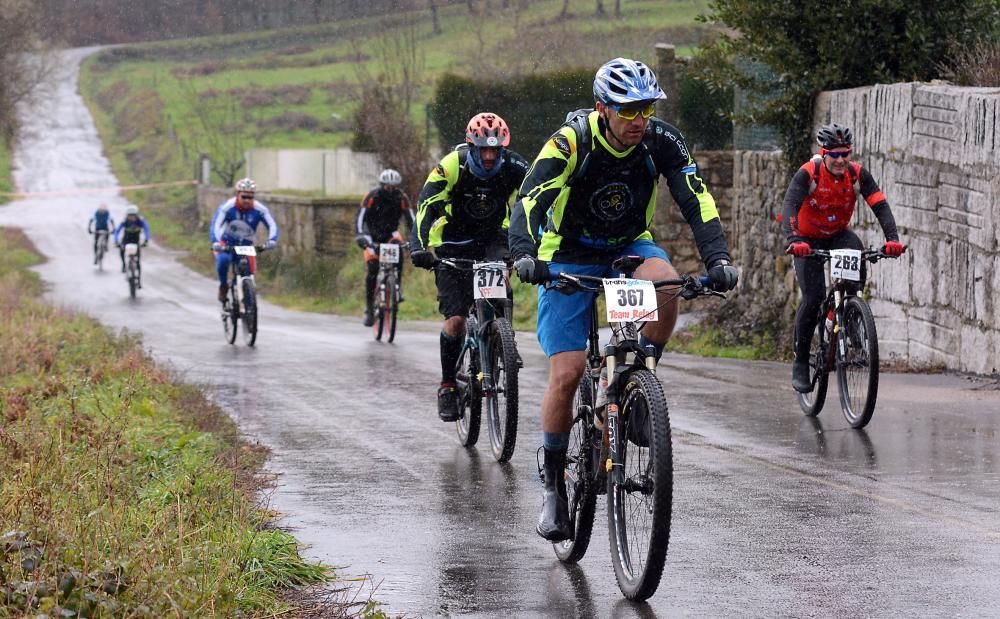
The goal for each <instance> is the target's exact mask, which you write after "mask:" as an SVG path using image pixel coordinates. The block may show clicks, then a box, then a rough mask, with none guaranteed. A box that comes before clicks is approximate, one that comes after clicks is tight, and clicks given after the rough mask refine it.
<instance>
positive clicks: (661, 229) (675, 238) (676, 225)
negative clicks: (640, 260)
mask: <svg viewBox="0 0 1000 619" xmlns="http://www.w3.org/2000/svg"><path fill="white" fill-rule="evenodd" d="M694 157H695V160H696V161H697V162H698V169H699V171H700V172H701V175H702V180H703V181H704V182H705V184H706V185H707V186H708V190H709V191H710V192H711V193H712V197H714V198H715V203H716V206H717V207H718V209H719V217H720V218H721V219H722V225H723V226H724V227H725V228H726V235H727V237H728V236H730V235H731V232H730V230H729V226H730V223H731V221H732V211H733V198H732V194H733V153H732V152H730V151H701V152H697V153H694ZM653 231H654V233H655V234H656V240H657V242H658V243H659V244H660V245H661V246H662V247H663V248H664V249H666V250H667V253H668V254H670V258H671V261H672V262H673V263H674V266H676V267H677V270H678V271H679V272H681V273H704V272H705V266H704V265H703V264H702V262H701V257H700V256H699V255H698V247H697V246H696V245H695V244H694V239H693V236H692V234H691V227H690V226H689V225H688V223H687V221H686V220H685V219H684V217H683V216H682V215H681V211H680V209H679V208H678V207H677V203H676V202H674V199H673V197H672V196H671V195H670V189H669V188H668V187H667V184H666V183H665V182H663V181H662V180H661V182H660V185H659V189H658V194H657V208H656V217H655V218H654V220H653ZM730 243H732V239H730Z"/></svg>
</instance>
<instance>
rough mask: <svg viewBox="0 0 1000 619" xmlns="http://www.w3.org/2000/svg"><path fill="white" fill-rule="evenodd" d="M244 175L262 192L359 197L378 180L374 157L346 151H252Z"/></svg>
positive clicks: (377, 162)
mask: <svg viewBox="0 0 1000 619" xmlns="http://www.w3.org/2000/svg"><path fill="white" fill-rule="evenodd" d="M246 159H247V175H248V176H250V177H251V178H253V179H254V180H255V181H257V186H258V187H260V188H261V189H263V190H270V191H274V190H281V189H284V190H294V191H322V192H323V194H324V195H327V196H352V197H353V196H358V197H360V196H363V195H364V194H365V193H367V192H368V190H369V189H371V188H372V187H374V186H375V184H376V182H377V181H378V173H379V171H381V169H382V168H381V166H380V165H379V161H378V157H376V156H375V155H374V154H372V153H355V152H353V151H351V150H350V149H347V148H337V149H333V150H322V149H292V148H283V149H273V148H255V149H253V150H249V151H247V153H246Z"/></svg>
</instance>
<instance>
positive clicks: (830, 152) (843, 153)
mask: <svg viewBox="0 0 1000 619" xmlns="http://www.w3.org/2000/svg"><path fill="white" fill-rule="evenodd" d="M851 152H852V151H849V150H845V151H836V150H826V151H823V155H829V156H830V157H831V158H833V159H840V158H841V157H843V158H844V159H846V158H848V157H850V156H851Z"/></svg>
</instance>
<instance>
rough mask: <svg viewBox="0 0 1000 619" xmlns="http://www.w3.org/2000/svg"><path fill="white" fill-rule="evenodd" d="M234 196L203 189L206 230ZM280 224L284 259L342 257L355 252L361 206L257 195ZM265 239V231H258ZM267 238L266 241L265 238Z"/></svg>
mask: <svg viewBox="0 0 1000 619" xmlns="http://www.w3.org/2000/svg"><path fill="white" fill-rule="evenodd" d="M232 195H233V192H232V190H230V189H222V188H218V187H211V186H208V185H200V186H199V187H198V211H199V213H200V217H201V219H202V223H203V224H204V225H205V226H208V225H209V222H210V221H211V218H212V215H214V214H215V209H216V208H217V207H218V206H219V204H221V203H222V202H224V201H225V200H227V199H229V198H230V197H231V196H232ZM257 199H258V200H260V201H261V202H263V203H264V204H266V205H267V207H268V209H269V210H270V211H271V214H272V215H273V216H274V220H275V221H276V222H277V224H278V230H279V231H280V235H279V240H280V243H279V246H278V249H279V251H280V252H281V253H282V255H292V254H305V255H313V254H320V255H328V256H341V255H343V254H344V253H345V252H347V251H351V250H353V249H354V248H355V245H354V229H355V219H354V218H355V216H356V215H357V213H358V203H357V202H356V201H354V200H337V199H329V198H302V197H296V196H283V195H278V194H270V193H267V192H257ZM258 233H259V234H261V235H263V234H264V233H263V231H262V230H261V231H258ZM262 238H263V237H262Z"/></svg>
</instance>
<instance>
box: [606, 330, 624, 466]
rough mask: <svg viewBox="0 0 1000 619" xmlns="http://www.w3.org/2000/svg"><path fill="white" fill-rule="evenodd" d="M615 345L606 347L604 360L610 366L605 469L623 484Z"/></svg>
mask: <svg viewBox="0 0 1000 619" xmlns="http://www.w3.org/2000/svg"><path fill="white" fill-rule="evenodd" d="M616 352H617V351H616V350H615V347H614V346H611V345H608V346H605V347H604V362H605V363H606V364H607V366H608V390H607V397H608V404H607V409H606V410H605V413H604V418H605V427H606V428H607V433H608V459H607V460H606V461H605V462H604V470H605V472H606V473H607V474H608V475H609V476H610V477H611V481H612V483H615V484H621V483H623V482H624V481H625V471H624V466H623V463H622V454H621V449H620V445H621V443H620V441H619V440H618V433H619V431H620V430H621V426H620V425H619V412H618V376H616V370H617V367H618V358H617V356H616V355H615V353H616Z"/></svg>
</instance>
